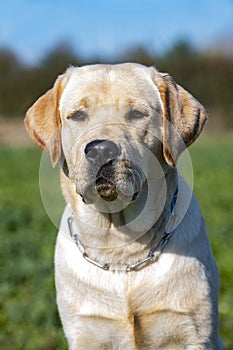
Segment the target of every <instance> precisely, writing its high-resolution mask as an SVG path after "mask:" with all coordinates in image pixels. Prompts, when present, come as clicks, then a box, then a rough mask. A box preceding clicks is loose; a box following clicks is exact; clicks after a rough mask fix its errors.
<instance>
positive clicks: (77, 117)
mask: <svg viewBox="0 0 233 350" xmlns="http://www.w3.org/2000/svg"><path fill="white" fill-rule="evenodd" d="M86 117H87V113H86V112H85V111H84V110H82V109H80V110H78V111H76V112H74V113H73V114H71V115H70V116H69V117H68V118H67V119H71V120H74V121H76V120H77V121H81V120H85V119H86Z"/></svg>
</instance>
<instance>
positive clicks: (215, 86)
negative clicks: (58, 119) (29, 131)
mask: <svg viewBox="0 0 233 350" xmlns="http://www.w3.org/2000/svg"><path fill="white" fill-rule="evenodd" d="M120 62H138V63H142V64H145V65H148V66H152V65H155V66H156V67H157V68H158V69H159V70H160V71H162V72H169V73H170V74H171V75H172V76H173V78H174V79H175V80H176V82H177V83H179V84H180V85H182V86H183V87H185V88H186V89H187V90H188V91H190V92H191V93H192V94H193V95H194V96H195V97H196V98H197V99H198V100H199V101H200V102H201V103H202V104H203V105H204V106H205V107H206V108H207V111H208V113H209V115H210V121H211V122H212V123H211V124H212V126H213V128H219V127H221V128H224V129H230V128H233V98H232V91H233V60H232V57H227V56H225V55H223V54H221V52H219V53H218V54H212V53H210V52H209V53H208V52H200V51H197V50H195V49H194V48H193V47H192V46H191V45H190V44H189V43H188V42H184V41H180V42H177V43H176V44H175V45H174V46H173V47H172V48H170V49H169V50H167V51H166V52H165V53H163V54H160V55H156V54H152V53H150V52H149V50H147V49H145V48H144V47H135V48H132V49H131V50H128V51H127V52H125V53H124V54H122V55H121V57H116V58H115V60H112V61H111V62H108V61H106V59H101V58H93V59H92V60H85V59H83V58H82V57H81V56H80V57H79V56H78V55H77V54H76V53H75V52H74V50H73V48H72V47H70V46H69V45H67V44H64V43H63V44H59V45H57V46H56V47H55V48H53V49H52V50H51V51H49V52H48V53H47V54H46V56H45V57H44V58H43V59H42V60H41V61H40V62H39V63H38V64H37V65H35V66H30V65H26V64H25V63H23V62H22V61H21V59H20V58H19V57H18V56H17V55H16V53H15V52H14V51H13V50H10V49H8V48H0V116H1V117H2V116H4V117H18V116H23V115H24V114H25V111H26V110H27V108H28V107H29V106H31V105H32V103H33V102H34V101H35V100H36V99H37V98H38V97H39V96H40V95H41V94H42V93H44V92H45V91H46V90H48V89H49V88H50V87H51V86H52V85H53V83H54V81H55V79H56V77H57V75H59V74H61V73H63V72H64V71H65V69H66V68H67V67H69V66H70V65H74V66H81V65H85V64H91V63H120Z"/></svg>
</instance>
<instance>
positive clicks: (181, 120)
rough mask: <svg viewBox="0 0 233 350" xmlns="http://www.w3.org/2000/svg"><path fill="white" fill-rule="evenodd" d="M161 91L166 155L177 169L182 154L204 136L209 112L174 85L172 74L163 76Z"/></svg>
mask: <svg viewBox="0 0 233 350" xmlns="http://www.w3.org/2000/svg"><path fill="white" fill-rule="evenodd" d="M160 77H162V82H161V80H160V82H161V83H160V84H159V86H158V87H159V90H160V94H161V98H162V103H163V110H164V112H163V155H164V158H165V160H166V162H167V163H168V164H169V165H170V166H175V164H176V162H177V159H178V157H179V155H180V154H181V152H182V151H183V150H184V149H185V148H186V147H188V146H189V145H191V144H192V143H193V142H194V141H195V140H196V138H197V137H198V136H199V134H200V133H201V131H202V129H203V126H204V125H205V122H206V121H207V113H206V111H205V109H204V107H203V106H202V105H201V104H200V103H199V102H198V101H197V100H196V99H195V98H194V97H193V96H192V95H191V94H190V93H188V92H187V91H186V90H184V89H183V88H182V87H181V86H179V85H178V84H176V83H175V81H174V80H173V79H172V78H171V76H170V75H169V74H160Z"/></svg>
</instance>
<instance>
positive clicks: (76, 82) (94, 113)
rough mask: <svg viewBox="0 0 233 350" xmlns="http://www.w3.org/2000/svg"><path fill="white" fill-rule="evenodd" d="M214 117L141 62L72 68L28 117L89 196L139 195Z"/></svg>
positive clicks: (28, 122)
mask: <svg viewBox="0 0 233 350" xmlns="http://www.w3.org/2000/svg"><path fill="white" fill-rule="evenodd" d="M206 119H207V116H206V113H205V110H204V108H203V107H202V105H201V104H200V103H199V102H198V101H197V100H195V98H193V97H192V96H191V95H190V94H189V93H188V92H187V91H185V90H184V89H183V88H182V87H181V86H179V85H178V84H176V83H175V82H174V80H173V79H172V78H171V77H170V76H169V75H168V74H162V73H159V72H158V71H157V70H155V69H154V68H148V67H144V66H142V65H138V64H120V65H95V66H86V67H81V68H70V69H68V70H67V72H66V73H65V74H64V75H61V76H59V77H58V78H57V80H56V82H55V84H54V87H53V88H52V89H51V90H49V91H48V92H47V93H46V94H45V95H43V96H42V97H40V98H39V99H38V100H37V101H36V102H35V103H34V105H33V106H32V107H31V108H30V109H29V110H28V112H27V115H26V118H25V124H26V127H27V129H28V131H29V133H30V135H31V137H32V138H33V140H34V141H35V142H36V143H37V144H38V145H39V146H40V147H42V148H43V149H45V150H46V151H47V152H48V153H49V155H50V157H51V161H52V164H53V165H55V164H56V163H57V162H58V161H59V160H60V161H61V163H62V166H63V170H64V172H65V173H66V175H67V176H68V177H69V179H70V180H71V181H72V183H73V184H75V186H76V191H77V193H79V194H80V195H81V196H82V197H83V200H84V201H85V202H87V203H90V202H95V201H96V198H98V196H100V197H102V198H103V199H104V200H106V201H113V200H115V199H116V198H119V199H121V200H126V201H128V202H129V201H131V200H134V199H135V198H136V197H137V196H138V194H139V193H140V191H141V190H142V188H143V185H144V184H145V181H146V179H148V177H150V176H152V175H151V173H153V172H155V169H152V168H153V167H152V163H153V162H152V158H151V155H153V156H155V157H156V159H157V161H158V163H159V164H160V166H161V168H162V169H166V168H169V167H174V166H175V164H176V161H177V159H178V157H179V155H180V153H181V152H182V151H183V150H184V149H185V147H187V146H189V145H190V144H191V143H192V142H193V141H194V140H195V139H196V138H197V137H198V135H199V134H200V132H201V130H202V128H203V125H204V123H205V121H206Z"/></svg>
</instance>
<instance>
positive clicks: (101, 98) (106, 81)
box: [60, 64, 160, 111]
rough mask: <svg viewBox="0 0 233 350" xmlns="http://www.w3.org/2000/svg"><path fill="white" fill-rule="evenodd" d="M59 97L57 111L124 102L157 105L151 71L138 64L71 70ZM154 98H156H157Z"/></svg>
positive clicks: (156, 89)
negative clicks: (80, 105) (137, 101)
mask: <svg viewBox="0 0 233 350" xmlns="http://www.w3.org/2000/svg"><path fill="white" fill-rule="evenodd" d="M70 74H71V76H70V79H69V82H68V83H67V85H66V87H65V89H64V91H63V93H62V97H61V101H60V109H61V110H65V111H66V109H68V108H71V109H72V111H73V110H75V108H77V105H78V103H80V101H82V104H83V105H85V106H86V105H90V104H91V105H94V104H103V103H107V102H108V103H112V104H113V103H119V102H120V103H121V102H123V103H124V102H126V103H127V101H125V100H126V96H127V97H129V96H130V98H131V99H132V101H133V100H141V99H144V100H146V101H147V104H148V101H150V102H151V104H153V105H154V106H155V107H156V106H157V105H159V104H160V103H159V92H158V88H157V87H156V85H155V84H154V82H153V81H152V79H151V71H150V69H149V68H147V67H143V66H141V65H138V64H120V65H115V66H110V65H109V66H108V65H95V66H93V67H90V66H87V67H81V68H74V69H73V70H72V71H71V73H70ZM156 95H157V96H156Z"/></svg>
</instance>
